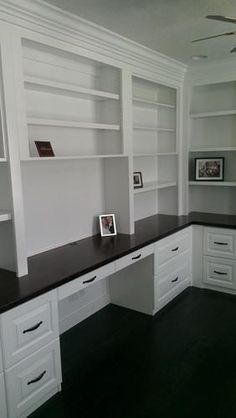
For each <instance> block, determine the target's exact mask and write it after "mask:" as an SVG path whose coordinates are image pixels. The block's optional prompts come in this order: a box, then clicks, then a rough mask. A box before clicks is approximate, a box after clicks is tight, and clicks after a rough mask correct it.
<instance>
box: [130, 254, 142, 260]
mask: <svg viewBox="0 0 236 418" xmlns="http://www.w3.org/2000/svg"><path fill="white" fill-rule="evenodd" d="M141 255H142V254H139V255H135V256H134V257H132V260H138V259H139V258H140V257H141Z"/></svg>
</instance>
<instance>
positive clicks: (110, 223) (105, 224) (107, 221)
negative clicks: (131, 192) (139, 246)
mask: <svg viewBox="0 0 236 418" xmlns="http://www.w3.org/2000/svg"><path fill="white" fill-rule="evenodd" d="M99 224H100V233H101V236H102V237H108V236H111V235H117V230H116V220H115V215H114V214H113V213H109V214H106V215H100V216H99Z"/></svg>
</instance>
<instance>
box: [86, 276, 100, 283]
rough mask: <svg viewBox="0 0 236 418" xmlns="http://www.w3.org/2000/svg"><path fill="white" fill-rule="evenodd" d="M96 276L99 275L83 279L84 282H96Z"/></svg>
mask: <svg viewBox="0 0 236 418" xmlns="http://www.w3.org/2000/svg"><path fill="white" fill-rule="evenodd" d="M96 277H97V276H93V277H92V278H91V279H88V280H84V281H83V284H86V283H92V282H94V280H95V279H96Z"/></svg>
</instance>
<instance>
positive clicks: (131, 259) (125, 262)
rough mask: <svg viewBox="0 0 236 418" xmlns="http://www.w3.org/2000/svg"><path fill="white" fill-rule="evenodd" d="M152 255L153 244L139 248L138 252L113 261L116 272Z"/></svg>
mask: <svg viewBox="0 0 236 418" xmlns="http://www.w3.org/2000/svg"><path fill="white" fill-rule="evenodd" d="M153 253H154V246H153V244H151V245H147V246H146V247H143V248H141V249H140V250H137V251H134V252H133V253H131V254H128V255H126V256H125V257H122V258H119V259H118V260H116V261H115V268H116V271H119V270H122V269H123V268H125V267H128V266H130V265H131V264H134V263H137V261H139V260H142V259H143V258H145V257H147V256H149V255H151V254H153Z"/></svg>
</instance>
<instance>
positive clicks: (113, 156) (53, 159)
mask: <svg viewBox="0 0 236 418" xmlns="http://www.w3.org/2000/svg"><path fill="white" fill-rule="evenodd" d="M122 157H127V155H125V154H107V155H104V154H100V155H75V156H72V155H68V156H55V157H29V158H23V159H21V161H26V162H28V161H61V160H85V159H87V160H88V159H96V158H122Z"/></svg>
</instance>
